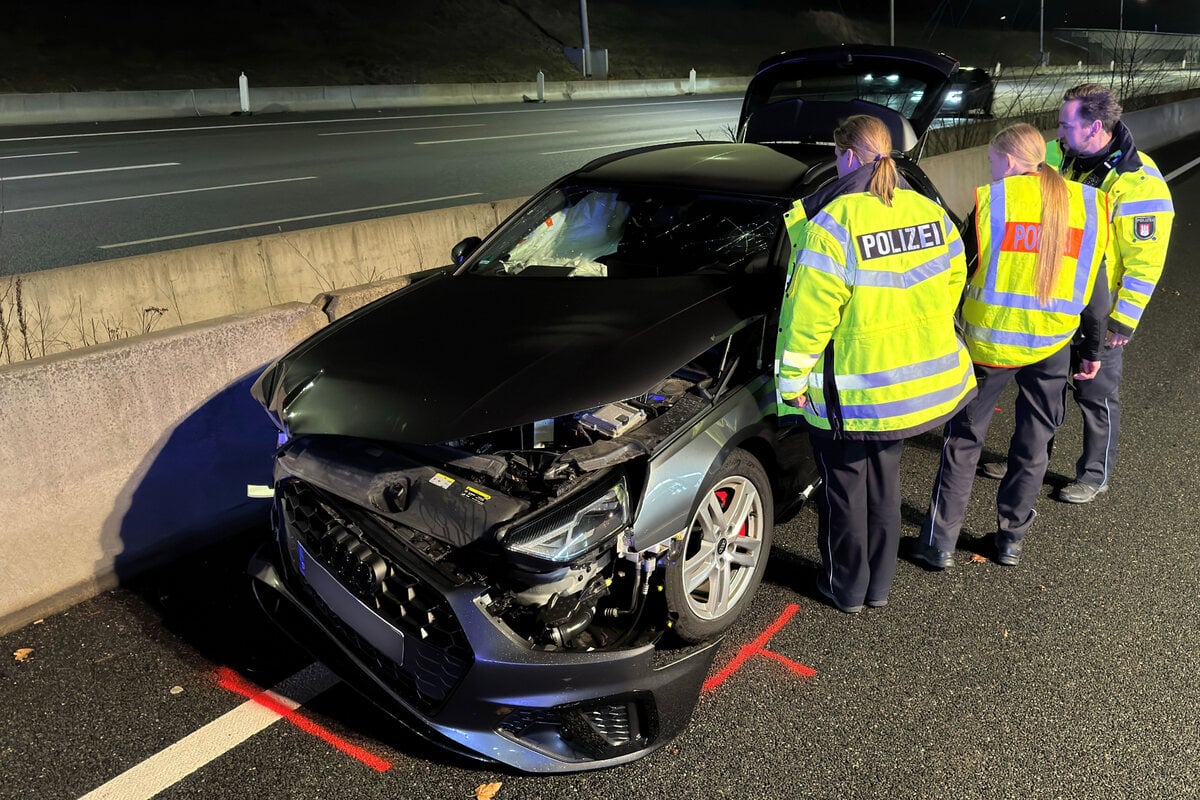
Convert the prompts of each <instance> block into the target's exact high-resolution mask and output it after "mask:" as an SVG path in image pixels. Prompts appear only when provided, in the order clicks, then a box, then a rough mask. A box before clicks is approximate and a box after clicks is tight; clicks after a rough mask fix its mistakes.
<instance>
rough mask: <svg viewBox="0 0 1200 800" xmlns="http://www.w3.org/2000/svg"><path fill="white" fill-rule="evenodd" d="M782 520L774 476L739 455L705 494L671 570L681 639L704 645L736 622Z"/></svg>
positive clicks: (671, 598)
mask: <svg viewBox="0 0 1200 800" xmlns="http://www.w3.org/2000/svg"><path fill="white" fill-rule="evenodd" d="M774 522H775V520H774V506H773V504H772V500H771V484H770V481H768V480H767V474H766V472H765V471H764V470H763V468H762V466H761V465H760V464H759V463H758V461H756V460H755V459H754V457H753V456H751V455H750V454H749V453H747V452H746V451H744V450H735V451H734V452H733V453H732V454H731V455H730V456H729V458H728V460H726V462H725V463H724V464H723V465H721V469H720V470H718V471H717V473H716V474H715V475H714V476H713V477H712V478H710V479H709V481H708V483H707V486H706V488H705V489H704V491H702V492H701V493H700V504H699V506H698V507H697V509H696V512H695V514H693V515H692V521H691V524H690V525H689V526H688V531H687V534H686V539H685V540H684V542H683V546H682V548H681V550H682V552H681V554H680V555H679V557H678V558H676V559H675V560H674V561H672V562H671V563H670V564H669V565H668V566H667V570H666V577H665V582H666V595H667V607H668V609H669V610H670V612H671V614H672V616H673V617H674V630H675V633H676V635H677V636H679V638H680V639H682V640H683V641H685V642H690V643H695V642H702V641H705V640H708V639H711V638H713V637H714V636H716V635H718V634H720V633H722V632H724V631H725V630H726V629H727V628H729V626H731V625H732V624H733V623H734V621H735V620H736V619H737V618H738V616H739V615H740V614H741V613H742V611H743V610H744V609H745V608H746V606H747V605H748V604H749V603H750V598H752V597H753V596H754V590H755V589H757V588H758V584H759V582H760V581H762V575H763V571H764V570H765V569H766V567H767V556H768V554H769V553H770V550H771V534H772V532H773V529H774Z"/></svg>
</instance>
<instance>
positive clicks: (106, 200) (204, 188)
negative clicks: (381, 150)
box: [0, 175, 317, 214]
mask: <svg viewBox="0 0 1200 800" xmlns="http://www.w3.org/2000/svg"><path fill="white" fill-rule="evenodd" d="M316 179H317V176H316V175H305V176H304V177H302V178H278V179H276V180H271V181H254V182H252V183H227V184H225V185H224V186H201V187H198V188H196V189H177V190H175V191H171V192H151V193H150V194H129V195H125V196H124V197H104V198H101V199H99V200H77V201H75V202H74V203H58V204H56V205H52V206H29V207H28V208H2V209H0V214H19V213H21V212H22V211H46V210H48V209H51V208H70V207H71V206H89V205H94V204H96V203H117V202H120V201H122V200H145V199H147V198H150V197H169V196H171V195H175V194H193V193H195V192H216V191H220V190H222V189H244V188H246V187H247V186H269V185H271V184H273V183H292V182H294V181H315V180H316Z"/></svg>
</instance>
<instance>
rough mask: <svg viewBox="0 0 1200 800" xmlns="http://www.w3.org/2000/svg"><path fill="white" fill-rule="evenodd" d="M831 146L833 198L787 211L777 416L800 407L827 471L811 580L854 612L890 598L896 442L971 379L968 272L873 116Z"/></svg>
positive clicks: (960, 397) (944, 411)
mask: <svg viewBox="0 0 1200 800" xmlns="http://www.w3.org/2000/svg"><path fill="white" fill-rule="evenodd" d="M834 142H835V143H836V147H835V148H834V153H835V154H836V156H837V171H838V176H839V181H838V183H837V185H836V186H835V187H834V189H833V191H831V192H823V193H822V194H823V196H826V197H831V199H829V200H828V201H827V202H826V203H825V205H824V207H823V209H822V210H820V211H819V212H817V211H816V210H815V209H805V208H795V209H793V218H792V219H791V220H789V232H790V233H791V234H792V237H793V245H794V247H795V249H796V251H797V252H796V255H795V259H794V265H793V269H792V274H791V279H790V280H789V282H788V286H787V289H786V291H785V294H784V301H783V310H782V315H781V320H780V357H779V368H778V373H779V374H778V381H779V384H778V385H779V393H780V399H781V400H782V402H783V404H784V405H781V407H780V414H781V417H783V416H785V415H787V414H789V413H796V411H798V412H799V413H801V414H803V417H804V419H805V420H806V421H807V423H808V425H809V430H810V436H811V440H812V445H813V453H814V456H815V457H816V461H817V466H818V468H819V470H820V473H821V478H822V479H823V481H824V485H823V486H821V487H820V488H819V489H818V490H817V508H818V513H819V516H820V520H819V523H818V532H817V537H818V544H819V546H820V551H821V562H822V567H823V572H822V575H821V576H820V578H819V580H818V584H817V588H818V590H819V591H820V592H821V593H822V594H823V595H825V596H826V597H827V598H828V599H829V600H830V601H831V602H832V603H833V604H834V605H835V606H836V607H837V608H839V609H841V610H842V611H846V612H849V613H854V612H857V611H860V610H862V607H863V605H864V603H865V604H866V605H871V606H882V605H884V604H886V602H887V596H888V591H889V590H890V589H891V585H892V579H893V578H894V576H895V572H896V553H897V549H898V546H899V537H900V495H899V486H898V484H899V470H900V453H901V449H902V440H903V439H905V438H906V437H909V436H913V435H915V434H918V433H921V432H923V431H926V430H929V429H931V428H933V427H936V426H938V425H941V424H942V423H943V422H945V421H946V420H947V419H949V418H950V417H951V416H953V415H954V414H955V413H957V412H958V410H959V409H960V408H961V407H962V406H963V405H964V404H965V403H966V402H967V401H968V400H969V399H970V398H971V396H972V395H973V394H974V388H975V380H974V378H973V377H972V372H971V363H970V359H969V358H968V356H967V353H966V350H965V348H964V347H963V344H962V342H961V341H960V340H959V339H958V336H957V335H956V334H955V331H954V312H955V308H956V307H957V305H958V302H959V299H960V297H961V294H962V288H963V284H964V282H965V281H966V264H965V260H964V258H963V247H962V241H961V240H960V239H959V235H958V231H957V230H956V229H955V227H954V224H953V223H952V222H951V220H950V218H949V217H948V216H947V215H946V212H945V211H944V210H943V209H942V208H940V207H939V206H938V205H936V204H935V203H933V202H932V201H930V200H928V199H926V198H925V197H924V196H922V195H920V194H918V193H917V192H915V191H911V190H909V189H905V188H898V181H899V176H898V173H897V171H896V165H895V162H894V161H893V160H892V158H891V152H892V141H891V135H890V134H889V132H888V129H887V127H886V126H885V125H884V123H883V122H881V121H880V120H879V119H876V118H875V117H871V116H866V115H856V116H853V117H850V118H848V119H846V120H845V121H844V122H843V123H842V124H841V126H839V127H838V129H837V130H836V131H835V132H834ZM798 206H799V204H798ZM796 216H803V217H805V218H808V217H811V218H810V219H807V221H806V222H804V223H803V224H802V225H800V224H795V222H794V219H795V217H796ZM798 240H799V241H798Z"/></svg>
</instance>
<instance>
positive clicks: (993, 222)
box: [962, 175, 1109, 367]
mask: <svg viewBox="0 0 1200 800" xmlns="http://www.w3.org/2000/svg"><path fill="white" fill-rule="evenodd" d="M1067 190H1068V192H1069V198H1070V201H1069V215H1068V223H1067V224H1068V231H1067V242H1066V252H1065V253H1064V254H1063V260H1062V266H1061V267H1060V268H1059V273H1058V281H1057V283H1056V284H1055V286H1054V289H1053V291H1052V292H1051V295H1050V298H1049V301H1048V302H1047V304H1046V305H1045V306H1043V305H1041V303H1040V302H1039V301H1038V298H1037V290H1036V289H1035V288H1034V271H1035V268H1036V266H1037V254H1038V244H1039V240H1040V236H1041V228H1042V226H1041V222H1042V194H1041V178H1039V177H1038V176H1037V175H1014V176H1011V177H1008V178H1004V179H1003V180H999V181H996V182H995V183H992V184H989V185H987V186H980V187H979V188H978V189H976V190H975V224H976V232H977V235H978V241H979V267H978V268H977V269H976V270H975V274H974V275H972V276H971V280H970V282H969V284H968V285H967V291H966V296H965V298H964V300H963V308H962V315H963V321H964V322H965V323H966V327H965V331H966V339H967V348H968V349H969V350H970V351H971V358H972V359H973V360H974V361H975V362H976V363H979V364H986V365H989V366H996V367H1022V366H1025V365H1026V364H1033V363H1036V362H1038V361H1041V360H1042V359H1044V358H1047V357H1049V356H1051V355H1053V354H1054V353H1056V352H1058V351H1059V350H1060V349H1062V348H1063V347H1065V346H1066V345H1067V344H1068V343H1069V342H1070V341H1071V337H1072V336H1073V335H1074V333H1075V331H1077V330H1078V329H1079V317H1080V314H1081V313H1082V312H1083V310H1084V308H1085V307H1086V306H1087V304H1088V301H1089V300H1091V297H1092V292H1093V290H1094V288H1095V284H1096V276H1097V275H1098V274H1099V273H1100V271H1101V263H1102V262H1103V260H1104V252H1105V248H1106V247H1107V246H1108V238H1109V236H1108V230H1109V226H1108V224H1107V220H1108V198H1107V196H1106V195H1105V194H1104V192H1102V191H1099V190H1098V189H1095V188H1093V187H1091V186H1084V185H1083V184H1079V183H1071V182H1068V183H1067ZM1101 313H1103V312H1101Z"/></svg>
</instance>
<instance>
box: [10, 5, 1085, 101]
mask: <svg viewBox="0 0 1200 800" xmlns="http://www.w3.org/2000/svg"><path fill="white" fill-rule="evenodd" d="M201 9H202V10H201ZM135 10H136V13H135ZM588 15H589V27H590V33H591V44H592V46H593V47H595V48H607V49H608V50H609V58H610V65H611V75H610V77H613V78H618V79H636V78H665V77H682V76H684V75H686V74H687V71H688V70H689V69H691V68H695V69H696V70H697V72H699V73H700V74H701V75H708V76H722V75H749V74H751V73H752V72H753V70H754V68H755V66H756V65H757V64H758V62H759V61H761V60H762V59H763V58H764V57H765V56H767V55H769V54H771V53H774V52H779V51H782V50H790V49H795V48H798V47H810V46H816V45H823V44H834V43H838V42H878V43H886V42H887V40H888V27H887V18H886V11H882V12H881V13H880V15H879V19H878V20H876V21H874V22H873V23H866V22H862V21H856V22H851V21H850V20H848V19H847V18H845V17H843V16H841V15H839V14H835V13H833V12H815V11H798V10H795V3H792V2H784V1H783V0H757V2H745V3H738V4H734V3H719V2H714V1H713V0H708V1H707V2H706V0H687V2H684V1H683V0H656V1H655V2H646V1H645V0H591V2H589V4H588ZM897 43H898V44H904V45H911V46H916V47H923V48H926V49H932V50H944V51H946V52H948V53H950V54H951V55H957V57H959V58H960V59H961V60H963V61H964V62H973V63H978V64H981V65H985V66H991V65H992V64H993V63H995V62H996V61H1003V62H1004V63H1006V64H1032V63H1033V62H1034V59H1035V58H1036V51H1037V34H1036V32H1035V33H1014V32H1000V31H995V32H980V31H964V30H954V29H949V28H941V29H939V30H937V31H936V32H934V33H933V34H932V35H930V33H929V31H927V30H924V29H923V28H922V26H921V25H913V26H910V27H899V28H898V29H897ZM579 44H580V26H579V18H578V4H576V3H574V2H563V1H562V0H439V1H438V2H430V0H423V1H421V2H397V1H396V0H357V2H355V3H344V2H333V0H292V1H291V2H289V3H287V4H282V3H279V2H272V1H271V0H259V2H245V0H207V2H206V3H204V4H203V5H202V6H185V5H183V4H179V3H171V2H167V3H156V4H148V3H138V4H130V3H128V2H127V0H90V2H82V1H81V0H75V1H74V2H71V1H70V0H57V1H55V0H50V1H49V2H44V3H19V4H13V8H11V9H8V10H6V12H5V24H4V25H3V26H0V92H47V91H102V90H116V89H126V90H146V89H186V88H210V87H222V86H223V87H232V86H236V84H237V76H238V74H239V73H240V72H242V71H245V72H246V74H247V76H248V77H249V78H250V81H251V84H252V85H258V86H322V85H352V84H405V83H465V82H492V81H524V80H531V79H532V78H533V76H534V75H535V74H536V72H537V71H538V70H539V69H540V70H542V71H543V72H544V73H545V75H546V78H547V79H548V80H568V79H572V78H575V77H577V76H576V75H575V73H574V72H573V70H572V68H571V67H570V65H569V64H568V63H567V61H566V59H565V58H564V57H563V55H562V49H563V47H577V46H578V45H579ZM1051 46H1052V47H1055V48H1060V49H1061V52H1059V51H1056V52H1055V53H1054V56H1053V58H1054V60H1055V61H1056V62H1065V61H1074V60H1075V58H1076V57H1077V56H1076V54H1075V52H1074V51H1073V50H1071V49H1070V48H1068V47H1067V46H1066V45H1059V44H1057V43H1052V44H1051Z"/></svg>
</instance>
